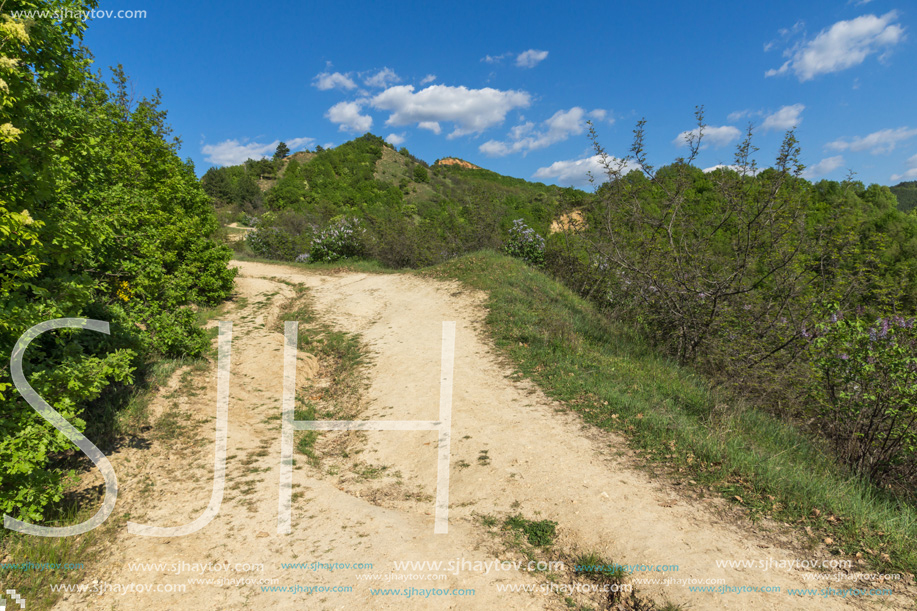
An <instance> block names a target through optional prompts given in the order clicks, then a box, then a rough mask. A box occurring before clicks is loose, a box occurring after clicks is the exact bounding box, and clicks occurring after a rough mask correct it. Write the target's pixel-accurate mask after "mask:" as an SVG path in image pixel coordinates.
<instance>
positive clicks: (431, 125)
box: [417, 121, 443, 136]
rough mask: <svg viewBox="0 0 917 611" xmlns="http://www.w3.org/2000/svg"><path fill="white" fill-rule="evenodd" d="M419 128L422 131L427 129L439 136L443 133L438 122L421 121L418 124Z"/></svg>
mask: <svg viewBox="0 0 917 611" xmlns="http://www.w3.org/2000/svg"><path fill="white" fill-rule="evenodd" d="M417 127H419V128H420V129H427V130H430V131H431V132H433V133H434V134H436V135H437V136H438V135H440V134H441V133H443V129H442V127H440V125H439V122H438V121H421V122H420V123H418V124H417Z"/></svg>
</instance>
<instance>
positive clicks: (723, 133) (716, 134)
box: [672, 125, 742, 148]
mask: <svg viewBox="0 0 917 611" xmlns="http://www.w3.org/2000/svg"><path fill="white" fill-rule="evenodd" d="M699 129H700V128H697V127H695V128H694V129H692V130H690V131H686V132H681V133H680V134H678V137H677V138H675V140H673V141H672V142H673V143H674V144H675V145H676V146H688V142H687V137H688V136H689V135H691V136H694V137H695V138H697V135H698V133H699V131H698V130H699ZM741 135H742V132H740V131H739V130H738V129H737V128H735V127H733V126H732V125H723V126H721V127H716V126H714V125H706V126H704V137H703V139H702V140H701V148H707V145H709V144H712V145H713V147H714V148H720V147H723V146H726V145H727V144H730V143H732V142H734V141H736V140H738V139H739V137H740V136H741Z"/></svg>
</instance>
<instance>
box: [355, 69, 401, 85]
mask: <svg viewBox="0 0 917 611" xmlns="http://www.w3.org/2000/svg"><path fill="white" fill-rule="evenodd" d="M400 82H401V77H400V76H398V75H397V74H395V71H394V70H392V69H391V68H383V69H382V70H379V71H378V72H376V73H375V74H373V75H372V76H368V77H366V78H364V79H363V84H364V85H366V86H367V87H378V88H379V89H385V88H386V87H388V86H389V85H392V84H394V83H400Z"/></svg>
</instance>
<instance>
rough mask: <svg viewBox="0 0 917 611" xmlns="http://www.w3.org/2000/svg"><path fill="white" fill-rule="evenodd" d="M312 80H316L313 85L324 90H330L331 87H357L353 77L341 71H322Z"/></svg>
mask: <svg viewBox="0 0 917 611" xmlns="http://www.w3.org/2000/svg"><path fill="white" fill-rule="evenodd" d="M312 80H313V81H315V82H314V83H312V85H313V86H314V87H318V88H319V89H321V90H322V91H328V90H329V89H356V87H357V84H356V83H354V82H353V79H352V78H350V77H349V76H348V75H346V74H341V73H340V72H322V73H321V74H317V75H316V76H315V78H314V79H312Z"/></svg>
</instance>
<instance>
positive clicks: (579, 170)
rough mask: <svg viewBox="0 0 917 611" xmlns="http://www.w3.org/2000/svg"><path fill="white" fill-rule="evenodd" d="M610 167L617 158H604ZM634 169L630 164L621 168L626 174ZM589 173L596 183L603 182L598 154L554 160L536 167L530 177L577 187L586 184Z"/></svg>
mask: <svg viewBox="0 0 917 611" xmlns="http://www.w3.org/2000/svg"><path fill="white" fill-rule="evenodd" d="M606 161H607V162H608V163H609V164H610V165H611V167H612V168H615V167H617V163H618V159H616V158H615V157H608V159H607V160H606ZM633 169H635V168H634V167H632V166H631V165H630V164H626V165H625V166H624V169H623V170H622V171H623V173H624V174H627V173H628V172H630V171H631V170H633ZM589 174H592V176H593V177H594V178H595V182H596V183H603V182H605V181H606V179H607V174H606V170H605V166H604V165H602V158H601V157H600V156H599V155H593V156H592V157H585V158H583V159H569V160H567V161H555V162H554V163H552V164H551V165H549V166H547V167H544V168H538V170H536V171H535V173H534V174H532V178H541V179H547V180H552V179H553V180H555V181H556V182H557V183H559V184H561V185H573V186H577V187H585V186H588V185H589V184H590V183H589Z"/></svg>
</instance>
